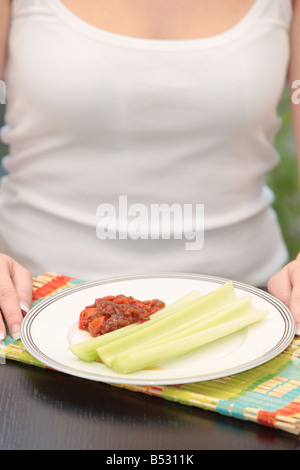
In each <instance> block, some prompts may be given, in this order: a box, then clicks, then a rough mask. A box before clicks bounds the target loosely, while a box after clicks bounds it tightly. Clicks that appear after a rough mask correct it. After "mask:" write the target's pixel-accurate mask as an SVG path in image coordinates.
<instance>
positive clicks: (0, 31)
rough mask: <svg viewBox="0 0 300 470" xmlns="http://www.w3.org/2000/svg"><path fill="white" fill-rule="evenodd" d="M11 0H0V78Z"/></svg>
mask: <svg viewBox="0 0 300 470" xmlns="http://www.w3.org/2000/svg"><path fill="white" fill-rule="evenodd" d="M10 7H11V0H0V79H1V78H2V77H3V71H4V66H5V59H6V49H7V38H8V32H9V23H10Z"/></svg>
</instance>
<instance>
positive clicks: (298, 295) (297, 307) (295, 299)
mask: <svg viewBox="0 0 300 470" xmlns="http://www.w3.org/2000/svg"><path fill="white" fill-rule="evenodd" d="M290 271H291V274H290V277H291V282H292V291H291V298H290V303H289V308H290V311H291V312H292V314H293V316H294V318H295V320H296V324H297V334H299V333H300V264H299V263H297V264H295V265H293V267H291V268H290Z"/></svg>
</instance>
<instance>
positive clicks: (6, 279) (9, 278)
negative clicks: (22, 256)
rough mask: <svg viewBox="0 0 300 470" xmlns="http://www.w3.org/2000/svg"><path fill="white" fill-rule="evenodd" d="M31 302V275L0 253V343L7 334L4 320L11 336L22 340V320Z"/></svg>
mask: <svg viewBox="0 0 300 470" xmlns="http://www.w3.org/2000/svg"><path fill="white" fill-rule="evenodd" d="M31 302H32V276H31V274H30V273H29V271H27V270H26V269H25V268H23V266H21V265H20V264H19V263H17V262H16V261H15V260H13V259H12V258H11V257H9V256H7V255H5V254H2V253H0V309H1V312H2V315H1V314H0V341H3V340H4V339H5V337H6V334H7V332H6V328H5V324H4V320H5V323H6V325H7V328H8V331H9V333H10V335H11V336H12V337H13V338H14V339H19V338H20V327H21V323H22V319H23V316H24V315H25V314H26V313H27V312H28V310H29V307H30V305H31Z"/></svg>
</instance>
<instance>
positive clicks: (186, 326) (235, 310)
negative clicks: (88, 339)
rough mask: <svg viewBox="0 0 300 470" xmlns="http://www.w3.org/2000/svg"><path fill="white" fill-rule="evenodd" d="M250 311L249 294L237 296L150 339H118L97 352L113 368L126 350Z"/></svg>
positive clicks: (192, 331) (183, 333)
mask: <svg viewBox="0 0 300 470" xmlns="http://www.w3.org/2000/svg"><path fill="white" fill-rule="evenodd" d="M251 311H253V307H252V305H251V297H250V296H245V297H242V298H237V299H235V300H234V301H233V302H232V303H230V304H229V305H227V306H225V307H224V308H221V309H217V310H215V311H209V312H208V313H206V314H205V315H203V316H200V317H196V318H193V319H192V320H190V321H185V319H183V322H182V323H180V325H179V326H177V327H176V328H173V327H172V326H171V327H170V329H169V330H168V331H166V332H164V333H162V332H161V331H159V332H157V334H156V335H152V337H151V339H149V340H148V341H143V338H139V341H135V342H130V343H128V342H127V343H124V341H123V345H122V344H121V343H120V341H119V342H118V343H119V345H118V346H119V347H117V348H112V347H111V348H109V347H108V346H109V345H107V346H105V347H102V348H98V349H97V353H98V355H99V357H100V359H101V360H102V362H104V364H105V365H107V366H108V367H112V368H113V364H114V361H115V359H116V358H117V357H118V355H119V354H122V355H123V354H127V353H128V352H130V353H132V352H136V351H138V350H140V349H142V350H143V349H145V347H147V348H148V347H152V346H154V345H158V344H162V343H164V342H165V341H166V340H167V341H173V340H175V339H179V338H183V337H185V336H188V335H190V334H193V333H194V332H195V331H200V330H204V329H207V328H211V327H213V326H215V325H217V324H218V323H221V322H224V321H227V320H228V319H230V320H233V319H234V318H240V317H242V316H245V315H249V314H250V312H251ZM134 336H136V335H134ZM111 345H113V344H111Z"/></svg>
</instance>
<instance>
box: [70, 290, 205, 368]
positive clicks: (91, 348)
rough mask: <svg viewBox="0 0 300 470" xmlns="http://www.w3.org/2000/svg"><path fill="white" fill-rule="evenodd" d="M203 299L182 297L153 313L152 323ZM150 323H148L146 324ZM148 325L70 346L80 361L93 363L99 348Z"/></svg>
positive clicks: (192, 294)
mask: <svg viewBox="0 0 300 470" xmlns="http://www.w3.org/2000/svg"><path fill="white" fill-rule="evenodd" d="M199 298H202V295H201V294H200V292H197V291H191V292H189V293H187V294H186V295H184V296H182V297H180V298H179V299H178V300H175V301H174V302H172V303H171V304H169V305H168V306H166V307H164V308H162V309H161V310H158V311H157V312H155V313H153V314H152V315H151V317H150V320H149V321H151V322H153V321H158V320H160V319H162V318H165V317H167V316H170V315H172V314H173V313H174V312H175V311H178V310H179V309H180V308H183V307H184V306H185V305H189V304H190V303H191V302H193V301H195V300H198V299H199ZM146 323H148V322H146ZM146 323H143V324H138V323H134V324H131V325H128V326H124V327H123V328H120V329H118V330H115V331H111V332H109V333H106V334H105V335H102V336H97V337H96V338H91V339H88V340H86V341H82V342H80V343H76V344H73V345H71V346H69V349H70V351H71V352H72V353H73V354H74V355H75V356H77V357H78V358H79V359H81V360H82V361H85V362H92V361H95V360H97V359H99V356H98V354H97V348H99V347H100V346H103V345H105V344H108V343H110V342H112V341H114V340H117V339H119V338H123V337H126V336H128V335H129V334H131V333H133V332H134V331H135V329H136V328H137V327H141V326H142V325H146Z"/></svg>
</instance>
